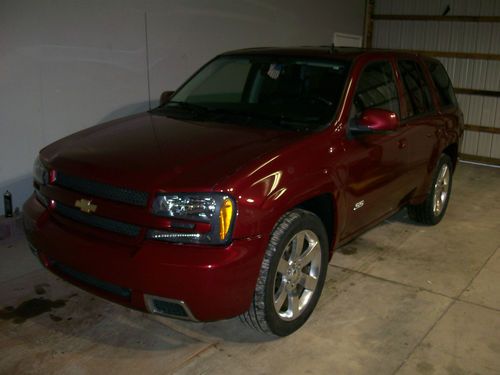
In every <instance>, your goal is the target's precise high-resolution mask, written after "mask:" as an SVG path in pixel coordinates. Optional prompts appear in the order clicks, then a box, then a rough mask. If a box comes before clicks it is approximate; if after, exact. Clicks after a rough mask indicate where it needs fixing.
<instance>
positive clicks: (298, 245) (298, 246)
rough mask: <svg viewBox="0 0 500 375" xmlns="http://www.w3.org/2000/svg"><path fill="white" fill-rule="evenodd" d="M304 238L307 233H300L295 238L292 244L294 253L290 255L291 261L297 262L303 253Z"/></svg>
mask: <svg viewBox="0 0 500 375" xmlns="http://www.w3.org/2000/svg"><path fill="white" fill-rule="evenodd" d="M304 237H305V233H304V232H300V233H298V234H297V235H296V236H295V239H294V240H293V243H292V253H291V254H290V260H295V259H297V257H298V256H299V255H300V254H301V253H302V248H303V247H304Z"/></svg>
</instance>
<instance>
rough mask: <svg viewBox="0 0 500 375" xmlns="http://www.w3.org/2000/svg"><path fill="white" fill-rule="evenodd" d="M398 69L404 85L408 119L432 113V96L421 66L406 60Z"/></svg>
mask: <svg viewBox="0 0 500 375" xmlns="http://www.w3.org/2000/svg"><path fill="white" fill-rule="evenodd" d="M398 67H399V71H400V72H401V77H402V79H403V84H404V88H403V90H404V97H403V100H404V101H405V102H406V108H407V110H408V116H407V117H411V116H416V115H420V114H422V113H426V112H429V111H431V109H432V101H431V94H430V91H429V87H428V86H427V82H426V81H425V77H424V73H423V72H422V69H421V68H420V65H418V63H417V62H416V61H412V60H404V61H399V62H398Z"/></svg>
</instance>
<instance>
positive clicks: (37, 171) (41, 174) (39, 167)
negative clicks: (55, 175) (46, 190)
mask: <svg viewBox="0 0 500 375" xmlns="http://www.w3.org/2000/svg"><path fill="white" fill-rule="evenodd" d="M33 179H34V180H35V182H36V183H37V184H39V185H47V184H48V183H49V170H48V169H47V168H45V166H44V165H43V164H42V162H41V161H40V157H38V156H37V158H36V159H35V163H34V164H33Z"/></svg>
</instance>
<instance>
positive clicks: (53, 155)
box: [41, 113, 304, 191]
mask: <svg viewBox="0 0 500 375" xmlns="http://www.w3.org/2000/svg"><path fill="white" fill-rule="evenodd" d="M301 137H304V134H303V133H297V132H293V131H284V130H276V129H264V128H262V127H251V126H245V125H236V124H226V123H216V122H201V121H185V120H177V119H172V118H168V117H165V116H158V115H153V114H149V113H143V114H139V115H133V116H129V117H126V118H121V119H117V120H113V121H110V122H108V123H104V124H101V125H97V126H94V127H91V128H88V129H85V130H83V131H80V132H78V133H75V134H73V135H70V136H68V137H66V138H63V139H61V140H59V141H57V142H55V143H53V144H51V145H49V146H47V147H46V148H45V149H43V150H42V152H41V157H42V160H43V161H44V162H45V163H47V165H48V166H49V167H51V168H53V169H55V170H56V171H57V170H60V171H64V172H65V173H67V174H72V175H77V176H81V177H85V178H89V179H94V180H97V181H101V182H107V183H113V184H116V185H120V186H128V187H133V188H137V189H141V190H152V189H154V190H165V191H194V190H199V191H209V190H212V189H214V187H215V185H216V184H217V183H219V182H221V181H222V180H223V179H225V178H226V177H229V176H230V175H232V174H233V173H235V172H236V171H237V170H238V169H239V168H242V167H243V166H248V163H252V162H253V163H258V160H259V159H260V158H263V157H265V156H266V155H268V154H272V153H276V152H279V150H280V149H281V148H283V147H285V146H287V145H288V144H290V143H292V142H294V141H296V140H297V139H299V138H301Z"/></svg>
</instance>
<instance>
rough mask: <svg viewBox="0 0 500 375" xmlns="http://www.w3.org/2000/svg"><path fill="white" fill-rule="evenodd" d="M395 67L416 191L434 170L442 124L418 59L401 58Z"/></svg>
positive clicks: (410, 166) (411, 176) (410, 172)
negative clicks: (397, 71)
mask: <svg viewBox="0 0 500 375" xmlns="http://www.w3.org/2000/svg"><path fill="white" fill-rule="evenodd" d="M398 70H399V74H400V77H401V80H400V82H401V87H400V90H401V91H402V95H401V97H402V103H401V107H402V111H401V124H402V125H403V126H404V127H406V128H407V139H408V172H409V175H410V182H411V184H412V189H413V190H414V191H416V190H417V189H418V188H419V187H421V186H422V184H423V183H424V182H425V179H426V177H427V176H429V174H430V173H432V171H433V168H434V164H435V161H436V160H437V157H438V156H439V155H437V153H438V152H439V147H438V146H439V142H440V138H442V132H443V130H444V125H445V123H444V120H443V117H442V116H441V115H440V114H439V113H438V112H437V110H436V107H435V103H434V100H433V98H432V96H431V93H430V88H429V84H428V81H427V79H426V77H425V74H424V71H423V69H422V66H421V65H420V63H419V61H417V60H413V59H410V58H405V59H400V60H399V61H398Z"/></svg>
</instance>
